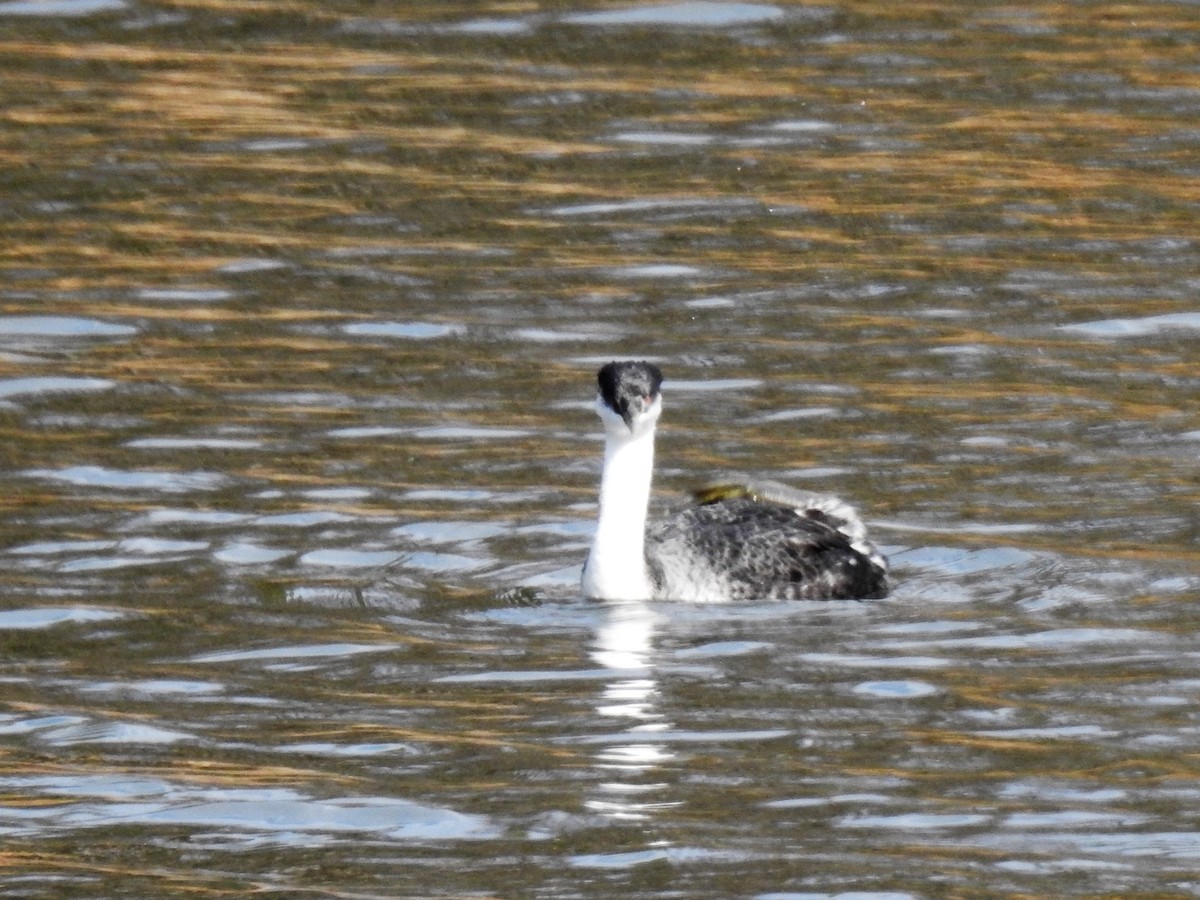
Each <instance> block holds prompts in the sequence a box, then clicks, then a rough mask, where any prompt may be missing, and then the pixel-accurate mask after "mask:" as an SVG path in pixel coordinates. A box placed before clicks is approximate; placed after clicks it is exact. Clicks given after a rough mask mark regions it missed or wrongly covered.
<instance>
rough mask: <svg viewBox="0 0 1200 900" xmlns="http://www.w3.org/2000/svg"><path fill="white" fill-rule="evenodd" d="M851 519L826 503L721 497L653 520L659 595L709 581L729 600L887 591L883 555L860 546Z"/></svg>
mask: <svg viewBox="0 0 1200 900" xmlns="http://www.w3.org/2000/svg"><path fill="white" fill-rule="evenodd" d="M843 524H844V522H842V521H840V520H839V519H837V518H835V517H833V516H832V515H829V514H827V513H825V512H823V511H821V510H819V509H810V510H798V509H794V508H792V507H790V506H784V505H781V504H778V503H773V502H770V501H763V500H752V499H748V498H745V497H733V498H729V499H722V500H716V501H714V502H712V503H706V504H704V505H702V506H692V507H689V508H687V509H684V510H682V511H680V512H679V513H677V514H676V515H674V516H672V517H670V518H668V519H665V520H662V521H659V522H655V523H654V524H652V525H651V526H650V527H649V528H648V529H647V532H646V563H647V566H648V567H649V570H650V578H651V581H652V582H653V584H654V588H655V594H656V595H662V596H665V597H668V598H670V597H671V595H672V594H673V593H677V594H690V593H692V591H694V590H696V589H699V588H700V586H701V585H703V584H707V585H708V590H711V591H713V592H715V593H718V594H720V595H722V596H724V597H726V598H727V599H729V600H854V599H859V600H874V599H879V598H881V597H886V596H887V592H888V584H887V571H886V569H885V568H883V567H882V565H881V562H882V558H881V557H879V556H878V554H877V553H874V552H872V551H874V548H873V547H869V545H868V547H863V549H865V550H867V551H868V552H866V553H864V552H861V551H860V550H859V549H856V548H855V546H853V543H852V541H851V538H850V537H849V536H847V535H846V534H844V533H843V532H842V531H839V530H838V528H839V526H840V525H843ZM693 585H694V586H693ZM680 599H687V597H680Z"/></svg>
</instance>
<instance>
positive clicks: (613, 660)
mask: <svg viewBox="0 0 1200 900" xmlns="http://www.w3.org/2000/svg"><path fill="white" fill-rule="evenodd" d="M657 620H658V616H657V615H656V614H655V612H654V611H653V610H652V609H651V608H650V607H649V606H647V605H646V604H644V603H638V602H631V603H611V604H609V605H608V607H607V609H606V615H605V618H604V621H603V623H602V624H601V625H600V627H599V629H597V632H596V644H595V649H594V650H593V652H592V658H593V659H595V660H596V662H598V663H600V665H602V666H604V667H605V668H608V669H612V671H613V679H612V680H611V681H609V682H607V683H606V684H605V686H604V690H603V691H602V692H601V695H600V698H599V702H598V704H597V707H596V712H597V713H599V714H600V715H601V716H607V717H611V718H615V719H621V720H623V721H624V722H625V723H626V724H625V727H624V729H623V730H622V731H620V732H617V733H616V734H615V735H614V741H613V742H612V743H607V742H606V745H605V746H604V747H603V749H602V750H601V751H600V752H599V753H598V754H597V755H596V766H597V768H598V769H601V770H603V771H605V772H606V773H607V774H610V775H611V776H612V779H613V780H608V781H604V782H602V783H601V784H600V792H601V796H599V797H596V798H595V799H593V800H591V801H589V802H588V807H589V808H591V809H593V810H595V811H596V812H599V813H602V814H604V815H606V816H610V817H612V818H614V819H623V820H631V819H632V820H646V819H649V818H651V817H652V815H653V812H654V811H655V810H657V809H664V808H667V807H671V806H675V805H677V804H675V803H670V802H663V801H661V800H655V799H652V796H654V795H659V794H660V793H661V791H662V790H664V789H665V788H666V787H667V785H666V784H662V783H654V782H648V781H646V780H645V776H646V775H647V774H649V773H650V772H652V771H653V770H655V769H657V768H659V767H661V766H663V765H665V764H667V763H669V762H670V761H671V760H673V759H675V754H674V753H672V752H670V751H669V750H668V749H667V748H666V746H665V745H664V744H662V743H661V742H657V741H654V740H652V739H650V738H651V735H653V734H655V733H657V732H663V731H667V730H668V729H670V727H671V724H670V723H669V722H667V721H666V720H665V719H664V718H663V715H662V713H661V712H659V711H658V704H659V699H660V692H659V686H658V680H657V678H656V677H655V660H654V631H655V625H656V623H657ZM626 737H628V741H626V740H623V738H626Z"/></svg>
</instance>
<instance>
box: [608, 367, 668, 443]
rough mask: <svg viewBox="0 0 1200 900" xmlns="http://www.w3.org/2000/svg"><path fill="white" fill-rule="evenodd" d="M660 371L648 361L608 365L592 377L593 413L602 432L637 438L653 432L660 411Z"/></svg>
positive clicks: (661, 378)
mask: <svg viewBox="0 0 1200 900" xmlns="http://www.w3.org/2000/svg"><path fill="white" fill-rule="evenodd" d="M662 380H663V377H662V372H660V371H659V369H658V366H656V365H653V364H652V363H648V362H610V363H609V364H608V365H606V366H604V367H603V368H601V369H600V371H599V372H598V373H597V374H596V381H597V382H598V384H599V386H600V393H599V395H598V396H597V397H596V412H598V413H599V414H600V418H601V419H602V420H603V421H604V427H605V430H606V431H608V432H610V433H612V432H616V433H618V434H626V435H631V436H637V435H640V434H644V433H645V432H647V431H652V430H653V429H654V424H655V422H656V421H657V420H658V416H659V413H661V412H662V396H661V395H660V394H659V389H660V388H661V387H662Z"/></svg>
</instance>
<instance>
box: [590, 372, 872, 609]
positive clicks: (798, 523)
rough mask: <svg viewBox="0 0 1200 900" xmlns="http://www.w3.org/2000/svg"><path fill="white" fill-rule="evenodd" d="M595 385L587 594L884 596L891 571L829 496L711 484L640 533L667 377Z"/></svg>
mask: <svg viewBox="0 0 1200 900" xmlns="http://www.w3.org/2000/svg"><path fill="white" fill-rule="evenodd" d="M596 379H597V383H598V385H599V392H598V394H597V396H596V412H597V413H599V415H600V419H601V421H602V422H603V423H604V436H605V440H604V466H603V470H602V473H601V476H600V514H599V520H598V522H597V525H596V534H595V537H594V538H593V540H592V546H591V551H590V552H589V553H588V558H587V562H586V564H585V565H584V567H583V593H584V595H585V596H587V597H589V598H592V599H600V600H680V601H690V602H694V603H716V602H724V601H731V600H848V599H878V598H881V597H884V596H886V595H887V592H888V579H887V561H886V560H885V559H884V558H883V556H882V555H881V554H880V553H879V551H878V550H877V549H875V546H874V545H873V544H872V543H871V542H870V541H869V540H867V531H866V526H864V525H863V523H862V521H861V520H860V519H859V517H858V514H857V513H856V512H855V511H854V510H853V509H852V508H851V507H850V506H848V505H847V504H845V503H843V502H842V501H841V500H838V499H837V498H836V497H830V496H823V495H815V496H814V495H808V494H804V493H802V492H799V491H795V490H793V489H792V488H789V487H786V486H784V485H777V484H772V483H767V482H753V481H748V482H746V483H736V484H731V483H716V484H713V485H711V486H710V487H709V488H708V489H707V490H704V491H701V492H699V493H698V494H697V499H698V500H699V503H698V505H694V506H690V507H687V508H685V509H683V510H682V511H680V512H678V513H676V514H675V515H674V516H672V517H670V518H667V519H664V520H662V521H656V522H652V523H647V515H648V509H649V504H650V482H651V478H652V476H653V471H654V432H655V428H656V426H657V424H658V417H659V415H660V414H661V413H662V393H661V387H662V381H663V377H662V372H661V371H660V370H659V368H658V367H657V366H655V365H653V364H651V363H648V362H633V361H625V362H611V363H609V364H608V365H606V366H604V367H602V368H601V369H600V371H599V373H598V374H597V376H596Z"/></svg>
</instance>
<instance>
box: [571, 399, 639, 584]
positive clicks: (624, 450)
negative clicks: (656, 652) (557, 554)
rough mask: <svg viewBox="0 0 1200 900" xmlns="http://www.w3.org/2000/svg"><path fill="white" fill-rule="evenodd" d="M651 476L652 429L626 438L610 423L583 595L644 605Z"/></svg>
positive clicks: (625, 432) (620, 426)
mask: <svg viewBox="0 0 1200 900" xmlns="http://www.w3.org/2000/svg"><path fill="white" fill-rule="evenodd" d="M653 473H654V423H653V421H650V422H647V423H645V426H644V427H641V428H638V429H636V431H635V433H632V434H631V433H630V432H629V430H628V429H627V428H625V426H624V424H623V423H620V422H619V420H618V422H616V423H612V422H609V423H608V428H607V429H606V434H605V441H604V471H603V473H602V474H601V476H600V519H599V522H598V523H597V525H596V536H595V538H594V539H593V540H592V550H591V553H589V554H588V560H587V565H586V566H585V567H584V570H583V593H584V595H585V596H587V597H592V598H594V599H600V600H649V599H651V595H652V593H653V591H652V588H651V585H650V576H649V573H648V572H647V570H646V511H647V508H648V507H649V504H650V478H651V476H652V475H653Z"/></svg>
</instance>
